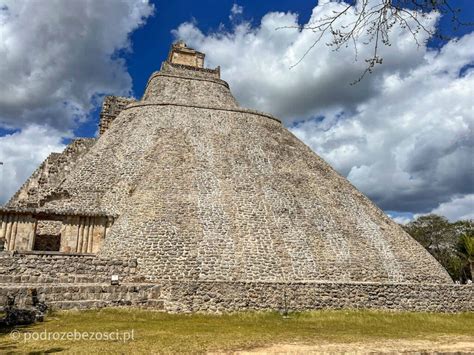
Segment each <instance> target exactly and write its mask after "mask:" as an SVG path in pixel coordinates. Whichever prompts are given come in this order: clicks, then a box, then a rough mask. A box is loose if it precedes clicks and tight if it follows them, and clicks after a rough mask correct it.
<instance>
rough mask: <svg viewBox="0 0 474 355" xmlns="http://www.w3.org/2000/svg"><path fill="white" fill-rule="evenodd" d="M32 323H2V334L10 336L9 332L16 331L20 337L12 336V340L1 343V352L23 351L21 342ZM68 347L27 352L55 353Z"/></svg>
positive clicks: (0, 332)
mask: <svg viewBox="0 0 474 355" xmlns="http://www.w3.org/2000/svg"><path fill="white" fill-rule="evenodd" d="M30 328H31V327H30V325H17V326H7V325H0V335H5V336H8V335H9V334H13V333H16V332H18V333H16V334H18V335H19V338H18V339H13V338H11V340H10V341H8V342H6V343H3V344H0V354H18V353H22V352H23V351H22V350H21V346H20V345H21V344H20V343H21V342H22V337H21V334H22V333H27V332H28V331H29V330H30ZM65 350H67V348H61V347H54V348H50V349H43V350H41V351H32V352H27V354H53V353H58V352H61V351H65Z"/></svg>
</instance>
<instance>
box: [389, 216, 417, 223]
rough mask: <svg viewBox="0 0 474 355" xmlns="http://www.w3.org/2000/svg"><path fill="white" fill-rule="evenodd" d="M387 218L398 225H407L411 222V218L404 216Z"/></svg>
mask: <svg viewBox="0 0 474 355" xmlns="http://www.w3.org/2000/svg"><path fill="white" fill-rule="evenodd" d="M388 216H389V217H390V218H391V219H393V220H394V221H395V222H396V223H398V224H408V223H410V222H411V221H412V220H413V219H412V218H410V217H406V216H391V215H390V214H389V215H388Z"/></svg>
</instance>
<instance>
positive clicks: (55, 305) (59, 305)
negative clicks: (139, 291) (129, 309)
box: [46, 299, 164, 310]
mask: <svg viewBox="0 0 474 355" xmlns="http://www.w3.org/2000/svg"><path fill="white" fill-rule="evenodd" d="M46 304H47V306H48V308H49V309H50V310H68V309H94V308H105V307H126V306H134V307H143V308H150V309H156V310H162V309H164V302H163V301H162V300H157V299H149V300H146V301H143V302H131V301H126V300H116V301H104V300H76V301H51V302H46Z"/></svg>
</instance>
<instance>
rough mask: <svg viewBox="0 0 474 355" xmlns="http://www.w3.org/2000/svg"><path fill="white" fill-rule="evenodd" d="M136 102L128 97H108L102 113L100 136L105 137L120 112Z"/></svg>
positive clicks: (105, 99)
mask: <svg viewBox="0 0 474 355" xmlns="http://www.w3.org/2000/svg"><path fill="white" fill-rule="evenodd" d="M135 101H136V100H135V99H131V98H127V97H118V96H106V97H105V98H104V102H103V104H102V110H101V112H100V123H99V135H103V134H104V133H105V131H107V130H108V129H109V127H110V125H111V124H112V122H113V121H114V120H115V118H116V117H117V116H118V115H119V114H120V112H122V110H123V109H124V108H125V107H127V105H129V104H131V103H132V102H135Z"/></svg>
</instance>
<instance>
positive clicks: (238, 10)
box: [229, 4, 244, 21]
mask: <svg viewBox="0 0 474 355" xmlns="http://www.w3.org/2000/svg"><path fill="white" fill-rule="evenodd" d="M243 13H244V8H243V7H242V6H240V5H237V4H233V5H232V8H231V9H230V15H229V20H231V21H233V20H234V19H235V18H236V17H238V16H239V15H242V14H243Z"/></svg>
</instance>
